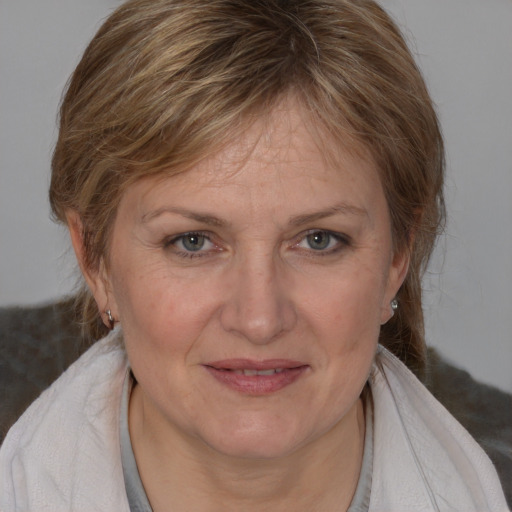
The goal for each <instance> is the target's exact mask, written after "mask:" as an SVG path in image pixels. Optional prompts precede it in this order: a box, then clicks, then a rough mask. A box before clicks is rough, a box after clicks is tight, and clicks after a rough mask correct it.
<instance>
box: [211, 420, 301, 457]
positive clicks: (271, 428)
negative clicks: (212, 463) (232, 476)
mask: <svg viewBox="0 0 512 512" xmlns="http://www.w3.org/2000/svg"><path fill="white" fill-rule="evenodd" d="M293 427H294V426H293V425H284V424H283V423H282V422H278V421H276V420H275V419H274V421H273V422H272V423H271V424H270V425H269V424H268V423H267V424H263V423H262V422H261V421H259V422H256V421H255V422H254V423H252V424H250V423H249V422H248V421H247V419H244V421H243V422H241V424H238V425H236V424H234V423H230V425H229V426H228V427H226V426H225V425H223V426H219V428H218V430H217V431H216V432H212V433H211V434H212V435H208V434H206V435H205V436H204V437H203V439H204V441H206V443H207V444H208V445H209V446H210V447H211V448H213V449H214V450H215V451H217V452H219V453H222V454H224V455H227V456H230V457H236V458H244V459H276V458H281V457H285V456H286V455H289V454H290V453H292V452H294V451H295V450H297V449H298V448H299V446H300V445H301V444H303V443H302V442H301V441H300V440H299V438H301V437H303V436H301V435H299V433H298V432H297V429H296V428H293Z"/></svg>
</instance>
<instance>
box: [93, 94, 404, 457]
mask: <svg viewBox="0 0 512 512" xmlns="http://www.w3.org/2000/svg"><path fill="white" fill-rule="evenodd" d="M316 141H317V138H315V137H313V136H312V135H311V133H310V131H308V121H307V119H306V118H305V116H304V115H302V112H301V110H300V108H299V107H298V106H296V104H295V103H293V102H288V103H286V104H284V105H283V106H282V107H281V108H279V109H277V110H276V111H275V112H274V113H273V115H272V116H271V117H270V119H268V118H267V119H266V120H261V121H259V122H257V123H256V124H255V125H254V126H253V127H252V128H251V129H250V130H249V131H248V133H246V134H245V135H244V136H243V137H241V138H240V139H239V140H237V141H236V142H233V144H232V145H231V146H229V147H228V148H227V149H225V150H223V151H222V152H221V153H220V154H218V155H217V156H216V157H215V158H211V159H209V160H207V161H204V162H202V163H201V164H199V165H197V166H196V167H195V168H194V169H192V170H191V171H189V172H187V173H184V174H181V175H178V176H174V177H169V178H164V179H161V178H160V179H159V180H156V179H147V180H144V181H141V182H139V183H137V184H135V185H133V186H131V188H129V189H128V190H127V191H126V193H125V194H124V196H123V197H122V200H121V203H120V205H119V211H118V214H117V218H116V220H115V226H114V229H113V238H112V243H111V252H110V261H109V267H108V268H109V271H108V272H106V271H105V272H103V273H102V274H101V275H97V276H95V278H94V280H95V283H96V284H95V286H94V288H95V291H96V298H97V300H98V302H99V304H100V305H101V306H108V307H109V308H110V309H111V310H112V312H113V314H114V316H116V317H117V319H119V321H120V322H121V325H122V328H123V332H124V338H125V343H126V349H127V353H128V357H129V360H130V363H131V366H132V369H133V372H134V375H135V377H136V379H137V381H138V385H139V386H140V387H139V392H140V396H141V400H142V401H141V403H142V404H143V410H144V418H145V421H146V423H147V425H151V424H153V425H154V428H155V429H157V430H158V431H159V432H163V431H166V432H167V433H168V434H170V435H173V436H175V437H176V439H178V438H179V439H181V440H182V441H183V442H189V443H193V444H196V445H204V444H206V445H207V446H209V447H211V448H213V449H214V450H217V451H220V452H222V453H224V454H229V455H236V456H243V457H257V458H269V457H279V456H284V455H286V454H289V453H292V452H293V451H294V450H297V449H299V448H302V447H305V446H307V445H309V444H310V443H315V442H317V441H319V440H320V439H322V437H323V436H326V435H327V434H328V433H329V432H331V431H332V430H333V429H340V430H343V428H345V427H344V422H345V421H348V420H347V418H348V417H354V416H353V415H351V412H353V411H354V410H355V407H356V404H357V401H358V398H359V395H360V392H361V390H362V388H363V386H364V384H365V381H366V380H367V377H368V374H369V371H370V366H371V363H372V360H373V357H374V354H375V350H376V345H377V339H378V335H379V328H380V325H381V324H382V323H384V322H386V321H387V320H388V319H389V317H390V316H391V309H390V301H391V300H392V299H393V297H394V295H395V293H396V291H397V290H398V288H399V286H400V284H401V282H402V279H403V277H404V274H405V271H406V266H407V261H406V259H405V258H402V257H398V256H394V254H393V251H392V239H391V227H390V220H389V215H388V208H387V205H386V200H385V197H384V193H383V189H382V187H381V184H380V181H379V179H378V174H377V170H376V169H375V167H374V165H373V164H372V162H371V161H370V160H364V159H362V158H361V157H357V156H354V155H353V154H351V153H349V152H347V151H346V150H343V149H342V148H339V150H338V151H336V152H335V155H336V164H334V163H333V161H332V159H326V158H324V152H323V151H322V146H323V145H320V146H319V145H318V144H317V142H316ZM325 146H326V147H328V143H325ZM331 152H332V145H331ZM329 162H330V163H329ZM198 443H199V444H198Z"/></svg>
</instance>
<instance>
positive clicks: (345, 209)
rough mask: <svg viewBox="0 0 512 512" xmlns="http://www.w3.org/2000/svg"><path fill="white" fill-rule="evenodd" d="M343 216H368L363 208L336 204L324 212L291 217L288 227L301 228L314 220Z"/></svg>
mask: <svg viewBox="0 0 512 512" xmlns="http://www.w3.org/2000/svg"><path fill="white" fill-rule="evenodd" d="M340 213H341V214H343V215H356V216H359V217H366V216H368V211H367V210H365V209H364V208H360V207H358V206H354V205H351V204H347V203H338V204H336V205H334V206H331V207H330V208H326V209H325V210H320V211H318V212H312V213H305V214H303V215H297V216H296V217H292V218H291V219H290V225H292V226H302V225H303V224H308V223H310V222H314V221H316V220H320V219H325V218H326V217H331V216H333V215H337V214H340Z"/></svg>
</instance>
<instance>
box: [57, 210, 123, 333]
mask: <svg viewBox="0 0 512 512" xmlns="http://www.w3.org/2000/svg"><path fill="white" fill-rule="evenodd" d="M66 220H67V225H68V230H69V235H70V237H71V243H72V245H73V249H74V251H75V255H76V259H77V260H78V264H79V266H80V270H81V271H82V275H83V276H84V278H85V281H86V282H87V286H88V287H89V289H90V290H91V293H92V294H93V296H94V299H95V300H96V304H97V306H98V309H99V311H100V315H101V317H102V319H103V322H104V323H105V325H106V326H107V327H109V328H110V327H111V326H110V323H109V321H108V318H107V317H106V316H105V312H106V311H107V310H108V309H110V310H111V313H112V316H113V317H114V318H117V317H118V316H117V306H116V304H115V300H114V297H113V294H112V291H111V290H112V287H111V285H110V279H109V277H108V274H107V271H106V268H105V264H104V260H103V259H102V260H101V261H100V264H99V267H98V268H97V269H92V268H90V267H89V266H88V265H87V258H86V254H85V244H84V228H83V223H82V219H81V218H80V215H79V214H78V213H77V212H75V211H69V212H67V213H66Z"/></svg>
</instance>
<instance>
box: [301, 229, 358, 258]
mask: <svg viewBox="0 0 512 512" xmlns="http://www.w3.org/2000/svg"><path fill="white" fill-rule="evenodd" d="M348 244H349V241H348V240H347V237H345V236H343V235H341V234H338V233H333V232H332V231H325V230H321V229H315V230H313V231H309V232H308V233H306V235H305V236H303V237H302V238H301V239H300V240H299V242H298V243H297V244H296V246H295V247H298V248H300V249H306V250H312V251H318V252H319V253H322V252H323V253H328V254H330V253H334V252H337V251H338V250H340V249H342V248H343V247H344V246H346V245H348Z"/></svg>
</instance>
